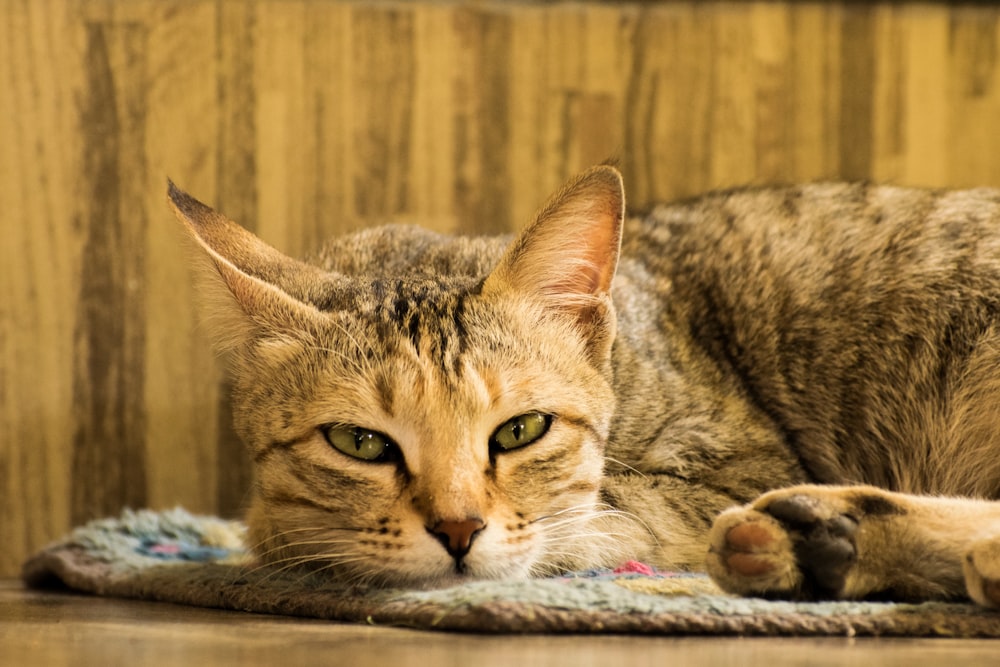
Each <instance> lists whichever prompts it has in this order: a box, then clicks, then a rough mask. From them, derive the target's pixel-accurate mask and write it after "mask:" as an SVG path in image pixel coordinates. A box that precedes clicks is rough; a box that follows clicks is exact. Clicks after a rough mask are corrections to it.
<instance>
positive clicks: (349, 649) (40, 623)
mask: <svg viewBox="0 0 1000 667" xmlns="http://www.w3.org/2000/svg"><path fill="white" fill-rule="evenodd" d="M150 663H155V664H156V665H157V667H174V666H176V667H190V666H191V665H219V664H233V663H238V664H240V665H242V666H243V667H257V666H258V665H268V666H270V665H276V664H283V665H284V664H287V665H298V664H347V665H351V666H352V667H381V666H382V665H393V666H394V667H423V665H427V664H432V665H465V664H473V665H477V666H479V667H509V665H526V666H535V665H556V664H560V665H562V664H569V665H583V666H588V665H618V664H626V665H636V666H638V667H659V666H661V665H732V664H738V665H741V666H743V667H770V666H771V665H788V664H792V665H823V666H824V667H854V666H856V665H865V664H871V665H906V666H907V667H938V666H939V665H943V664H956V665H967V666H970V667H971V666H977V667H978V666H991V665H995V664H996V642H995V641H994V640H990V639H955V638H947V639H898V638H885V637H882V638H869V637H857V638H855V637H780V638H763V637H755V638H747V637H720V636H713V637H643V636H636V635H631V636H615V635H601V634H591V635H574V636H553V635H519V636H510V635H486V634H482V635H475V634H471V633H454V632H452V633H446V632H422V631H419V630H410V629H406V628H391V627H385V626H381V627H380V626H375V625H362V624H356V625H348V624H343V623H333V622H330V621H324V620H319V619H311V618H292V617H287V616H267V615H263V614H244V613H241V612H235V611H223V610H219V609H203V608H199V607H186V606H182V605H173V604H163V603H159V602H141V601H137V600H123V599H114V598H101V597H93V596H82V595H67V594H65V593H59V592H42V591H25V590H22V589H20V588H18V587H17V585H16V584H12V583H11V582H6V581H0V664H3V665H138V664H150Z"/></svg>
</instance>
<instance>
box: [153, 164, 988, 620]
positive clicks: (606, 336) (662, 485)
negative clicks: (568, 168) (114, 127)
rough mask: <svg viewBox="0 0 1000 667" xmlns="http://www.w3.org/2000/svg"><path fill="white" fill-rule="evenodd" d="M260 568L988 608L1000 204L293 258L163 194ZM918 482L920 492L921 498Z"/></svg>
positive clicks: (667, 221) (838, 208)
mask: <svg viewBox="0 0 1000 667" xmlns="http://www.w3.org/2000/svg"><path fill="white" fill-rule="evenodd" d="M170 198H171V200H172V202H173V206H174V209H175V212H176V213H177V215H178V217H179V219H180V220H181V221H182V222H184V223H185V227H186V229H187V230H188V231H189V232H190V235H191V237H192V238H193V239H194V240H195V241H196V242H197V244H198V246H200V249H201V250H200V251H199V252H197V253H195V254H196V255H198V256H201V257H203V258H204V259H205V260H206V261H204V262H202V264H203V265H204V266H203V269H204V270H202V271H200V275H201V278H202V279H201V281H200V282H201V291H202V293H203V294H204V295H205V297H206V298H207V300H208V304H207V310H208V312H209V315H210V316H211V317H212V318H213V319H214V320H215V326H214V331H215V332H217V334H218V335H217V340H218V345H219V347H220V349H221V350H222V351H224V352H226V353H228V357H229V359H230V362H231V363H230V366H231V369H232V372H233V383H234V396H233V406H234V411H235V420H236V426H237V429H238V431H239V433H240V435H241V437H242V438H243V439H244V440H245V441H246V443H247V445H248V447H249V452H250V455H251V456H252V458H253V463H254V469H255V475H256V478H255V484H254V492H253V499H252V503H251V506H250V507H249V511H248V515H247V523H248V526H249V535H250V540H251V542H252V545H253V548H254V549H255V551H256V553H257V555H258V556H259V558H260V560H261V561H262V562H264V563H267V564H270V565H272V566H274V567H277V568H286V567H303V566H305V567H310V568H313V569H314V570H317V571H319V572H323V573H328V574H329V575H330V576H333V577H340V578H343V579H344V580H346V581H350V582H355V583H368V584H373V585H383V586H440V585H447V584H451V583H454V582H459V581H465V580H469V579H481V578H490V579H492V578H510V577H514V578H517V577H531V576H539V575H546V574H550V573H554V572H558V571H563V570H566V569H580V568H587V567H594V566H609V565H614V564H617V563H620V562H622V561H623V560H625V559H637V560H642V561H645V562H649V563H652V564H654V565H656V566H659V567H663V568H683V569H695V570H698V569H700V570H704V569H706V568H707V570H708V572H709V573H710V574H711V575H712V576H713V578H714V579H715V580H716V581H717V582H718V583H719V584H720V585H721V586H722V587H723V588H724V589H726V590H728V591H732V592H736V593H743V594H763V595H768V596H772V597H788V598H798V599H817V598H863V597H869V596H881V597H891V598H897V599H927V598H956V597H964V596H969V597H971V598H973V599H974V600H976V601H977V602H980V603H982V604H993V605H996V604H998V603H1000V502H993V500H994V499H997V498H1000V441H998V439H997V433H998V427H1000V191H997V190H990V189H977V190H968V191H931V190H920V189H909V188H899V187H879V186H871V185H862V184H814V185H805V186H796V187H775V188H763V189H743V190H733V191H727V192H719V193H715V194H709V195H707V196H704V197H701V198H698V199H694V200H691V201H687V202H681V203H676V204H673V205H664V206H658V207H656V208H654V209H652V210H651V211H650V212H648V213H646V214H645V215H641V216H637V217H632V218H628V219H626V217H625V212H624V191H623V186H622V179H621V176H620V175H619V173H618V172H617V171H616V170H615V169H614V168H613V167H610V166H598V167H595V168H593V169H591V170H589V171H587V172H586V173H584V174H582V175H581V176H579V177H578V178H576V179H575V180H573V181H572V182H571V183H569V184H568V185H567V186H565V187H564V188H563V189H562V190H561V191H560V192H558V193H557V194H555V195H554V196H553V197H552V199H551V200H550V201H549V202H548V203H547V204H546V205H545V206H544V207H543V208H542V209H541V211H540V212H539V213H538V214H537V216H536V217H535V219H534V221H533V222H532V223H531V224H530V225H529V226H528V227H527V228H526V230H525V231H524V232H523V233H521V234H520V235H519V236H517V237H516V238H512V239H510V238H470V237H452V236H445V235H439V234H435V233H431V232H429V231H424V230H421V229H417V228H410V227H404V226H389V227H384V228H378V229H369V230H366V231H362V232H360V233H357V234H354V235H350V236H346V237H344V238H340V239H337V240H334V241H333V242H332V243H331V244H330V245H328V246H327V247H326V248H325V249H323V250H322V252H321V253H320V254H319V256H318V257H317V258H316V259H315V261H313V262H312V263H304V262H300V261H296V260H293V259H290V258H288V257H286V256H285V255H283V254H281V253H279V252H278V251H277V250H275V249H273V248H271V247H270V246H268V245H265V244H264V243H263V242H262V241H260V240H259V239H257V238H256V237H255V236H254V235H252V234H251V233H249V232H247V231H246V230H244V229H243V228H241V227H239V226H238V225H236V224H235V223H233V222H230V221H229V220H227V219H226V218H225V217H223V216H222V215H220V214H218V213H216V212H214V211H213V210H211V209H210V208H208V207H206V206H205V205H203V204H201V203H199V202H197V201H196V200H194V199H193V198H191V197H190V196H188V195H186V194H184V193H182V192H180V191H179V190H177V189H176V188H174V187H173V185H171V190H170ZM911 494H913V495H911Z"/></svg>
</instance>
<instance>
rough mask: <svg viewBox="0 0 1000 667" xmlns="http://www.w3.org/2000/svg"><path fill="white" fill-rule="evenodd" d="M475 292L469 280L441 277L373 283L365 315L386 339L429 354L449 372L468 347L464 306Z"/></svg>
mask: <svg viewBox="0 0 1000 667" xmlns="http://www.w3.org/2000/svg"><path fill="white" fill-rule="evenodd" d="M473 292H474V288H473V286H472V285H470V284H468V283H465V284H462V283H457V284H456V283H453V282H450V281H445V280H441V281H435V280H415V281H407V280H392V281H373V282H372V285H371V294H372V296H373V302H372V303H371V304H370V310H369V312H368V313H367V315H368V317H369V318H371V322H372V324H374V326H375V328H376V329H377V330H378V332H379V334H380V338H382V339H383V341H384V342H386V343H390V342H391V341H393V340H399V339H400V338H402V339H404V340H407V341H409V343H410V345H412V347H413V350H414V351H415V352H416V354H417V356H424V355H426V356H428V357H429V359H428V361H431V362H432V363H433V364H434V365H435V366H437V367H439V368H440V369H441V370H442V371H443V373H444V375H445V376H449V375H452V374H454V373H455V372H456V371H458V369H459V368H460V367H461V363H462V355H463V354H464V352H465V350H466V349H467V348H468V330H467V328H466V310H467V307H468V302H469V299H470V298H471V297H472V296H473Z"/></svg>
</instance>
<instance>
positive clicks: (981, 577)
mask: <svg viewBox="0 0 1000 667" xmlns="http://www.w3.org/2000/svg"><path fill="white" fill-rule="evenodd" d="M962 569H963V573H964V574H965V589H966V591H967V592H968V594H969V597H970V598H972V599H973V600H974V601H975V602H976V603H978V604H981V605H984V606H987V607H1000V538H997V537H994V538H992V539H987V540H982V541H979V542H976V543H974V544H973V545H972V547H971V548H970V549H969V551H968V553H967V554H966V555H965V562H963V563H962Z"/></svg>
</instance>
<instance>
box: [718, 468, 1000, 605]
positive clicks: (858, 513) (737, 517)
mask: <svg viewBox="0 0 1000 667" xmlns="http://www.w3.org/2000/svg"><path fill="white" fill-rule="evenodd" d="M998 528H1000V503H993V502H986V501H977V500H966V499H952V498H935V497H925V496H910V495H905V494H899V493H891V492H888V491H883V490H881V489H877V488H873V487H863V486H854V487H833V486H799V487H791V488H788V489H781V490H778V491H772V492H770V493H767V494H765V495H763V496H761V497H760V498H759V499H757V500H756V501H754V502H753V503H751V504H750V505H747V506H744V507H737V508H733V509H730V510H727V511H726V512H724V513H722V514H721V515H720V516H719V518H718V519H717V520H716V522H715V524H714V525H713V527H712V531H711V533H710V547H709V554H708V559H707V565H708V570H709V573H710V574H711V575H712V577H713V578H714V579H715V581H716V582H717V583H718V584H719V585H720V586H721V587H722V588H723V589H725V590H727V591H730V592H733V593H739V594H744V595H765V596H769V597H781V598H791V599H859V598H866V597H886V598H892V599H905V600H922V599H947V598H961V597H965V596H966V595H967V593H966V583H965V580H966V576H965V575H964V574H963V567H965V568H966V569H969V568H971V569H972V572H973V574H974V575H978V576H980V577H981V578H982V580H983V581H984V582H985V583H984V584H982V586H981V591H982V592H983V596H980V597H982V598H983V599H995V597H994V596H995V593H996V582H997V580H998V579H1000V577H998V575H1000V546H998V544H1000V543H989V545H987V543H982V545H983V546H981V547H977V546H975V545H978V544H980V540H981V539H982V538H981V536H983V535H984V534H994V535H1000V530H997V529H998ZM990 545H991V546H990ZM991 548H992V550H991ZM970 557H971V559H972V561H971V565H969V564H967V563H968V562H969V558H970ZM974 597H975V596H974ZM977 599H979V598H977Z"/></svg>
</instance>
